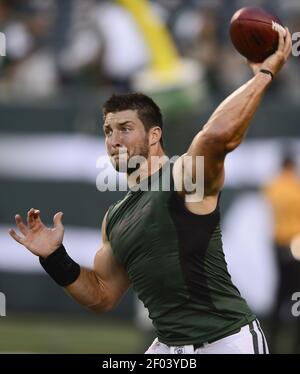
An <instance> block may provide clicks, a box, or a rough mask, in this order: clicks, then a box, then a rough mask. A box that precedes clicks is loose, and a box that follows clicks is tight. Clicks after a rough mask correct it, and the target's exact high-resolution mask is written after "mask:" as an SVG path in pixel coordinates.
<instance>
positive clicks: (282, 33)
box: [277, 27, 286, 52]
mask: <svg viewBox="0 0 300 374" xmlns="http://www.w3.org/2000/svg"><path fill="white" fill-rule="evenodd" d="M277 32H278V48H277V52H283V51H284V46H285V43H284V37H285V34H286V30H285V29H284V28H283V27H282V28H279V29H278V30H277Z"/></svg>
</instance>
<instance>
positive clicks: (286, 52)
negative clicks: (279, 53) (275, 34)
mask: <svg viewBox="0 0 300 374" xmlns="http://www.w3.org/2000/svg"><path fill="white" fill-rule="evenodd" d="M285 30H286V37H285V45H284V51H283V53H284V55H285V57H286V59H287V58H288V57H289V55H290V53H291V51H292V48H293V41H292V35H291V33H290V31H289V29H288V28H287V27H286V28H285Z"/></svg>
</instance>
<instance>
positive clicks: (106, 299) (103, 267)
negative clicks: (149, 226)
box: [10, 209, 130, 312]
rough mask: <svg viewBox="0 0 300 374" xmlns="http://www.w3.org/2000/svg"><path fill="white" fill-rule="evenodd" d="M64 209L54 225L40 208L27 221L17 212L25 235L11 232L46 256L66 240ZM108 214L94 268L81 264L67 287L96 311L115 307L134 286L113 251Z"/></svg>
mask: <svg viewBox="0 0 300 374" xmlns="http://www.w3.org/2000/svg"><path fill="white" fill-rule="evenodd" d="M61 219H62V213H57V214H56V215H55V216H54V219H53V222H54V227H53V228H48V227H46V226H45V225H44V224H43V222H42V221H41V218H40V212H39V211H38V210H35V209H30V210H29V212H28V213H27V225H26V224H25V223H24V222H23V220H22V218H21V216H20V215H16V224H17V226H18V229H19V230H20V232H21V234H22V235H23V237H21V236H19V235H18V234H17V233H16V232H15V231H14V230H10V235H11V236H12V237H13V238H14V239H15V240H16V241H17V242H18V243H20V244H22V245H23V246H25V247H26V248H27V249H28V250H29V251H30V252H31V253H33V254H34V255H36V256H39V257H42V258H43V259H46V258H47V257H49V256H50V255H51V254H53V253H54V252H55V251H56V250H57V249H58V248H59V247H60V246H61V244H62V241H63V236H64V226H63V224H62V221H61ZM105 221H106V217H105V218H104V220H103V224H102V239H103V246H102V248H101V249H100V250H99V251H98V252H97V253H96V256H95V261H94V268H93V270H89V269H86V268H83V267H81V268H80V273H79V276H78V277H77V279H76V280H75V281H74V282H72V283H71V284H69V285H67V286H66V287H65V290H66V292H67V293H68V294H69V295H70V296H71V297H72V298H74V299H75V300H76V301H77V302H78V303H79V304H81V305H83V306H85V307H88V308H90V309H92V310H94V311H96V312H104V311H108V310H111V309H112V308H113V307H114V306H116V305H117V304H118V302H119V301H120V299H121V297H122V296H123V295H124V294H125V292H126V291H127V290H128V288H129V287H130V282H129V280H128V277H127V274H126V272H125V270H124V269H123V267H122V266H121V264H120V263H119V262H118V261H117V259H116V258H115V256H114V255H113V253H112V249H111V246H110V244H109V241H108V239H107V237H106V233H105V231H106V230H105V226H106V222H105Z"/></svg>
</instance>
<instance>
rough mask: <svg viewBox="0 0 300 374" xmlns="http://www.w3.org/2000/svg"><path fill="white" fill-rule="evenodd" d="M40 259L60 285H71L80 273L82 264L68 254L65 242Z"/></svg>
mask: <svg viewBox="0 0 300 374" xmlns="http://www.w3.org/2000/svg"><path fill="white" fill-rule="evenodd" d="M39 259H40V264H41V265H42V267H43V268H44V270H45V271H46V272H47V273H48V274H49V275H50V277H51V278H52V279H53V280H54V281H55V282H56V283H57V284H58V285H60V286H63V287H67V286H69V285H70V284H71V283H73V282H75V281H76V279H77V278H78V277H79V275H80V266H79V265H78V264H77V263H76V262H75V261H74V260H72V258H71V257H70V256H69V255H68V254H67V251H66V250H65V247H64V246H63V244H61V245H60V247H59V248H57V249H56V250H55V251H54V252H52V253H51V254H50V255H49V256H47V257H46V258H42V257H40V258H39Z"/></svg>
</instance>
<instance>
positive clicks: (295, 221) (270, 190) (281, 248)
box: [264, 156, 300, 353]
mask: <svg viewBox="0 0 300 374" xmlns="http://www.w3.org/2000/svg"><path fill="white" fill-rule="evenodd" d="M264 194H265V196H266V198H267V200H268V201H269V202H270V204H271V207H272V210H273V215H274V249H275V257H276V260H277V267H278V275H279V284H278V290H277V296H276V301H275V305H274V310H273V315H272V318H271V339H270V343H271V347H272V348H273V349H272V351H273V352H274V353H275V352H276V345H277V335H278V332H279V327H280V326H282V325H283V323H282V322H283V321H286V320H287V319H288V318H289V317H291V316H292V314H291V310H292V294H293V293H294V292H298V291H300V261H299V258H295V256H294V255H293V253H292V251H291V241H292V239H293V238H294V237H295V236H296V235H297V234H299V233H300V178H299V176H298V175H297V168H296V163H295V161H294V160H293V158H292V157H290V156H286V157H284V159H283V162H282V169H281V171H280V173H279V175H278V176H277V177H276V178H275V179H274V180H273V181H271V182H270V183H269V184H268V185H267V186H265V187H264ZM293 318H294V317H293ZM295 332H296V337H295V343H294V348H293V351H294V352H293V353H300V320H299V319H297V320H296V321H295Z"/></svg>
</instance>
